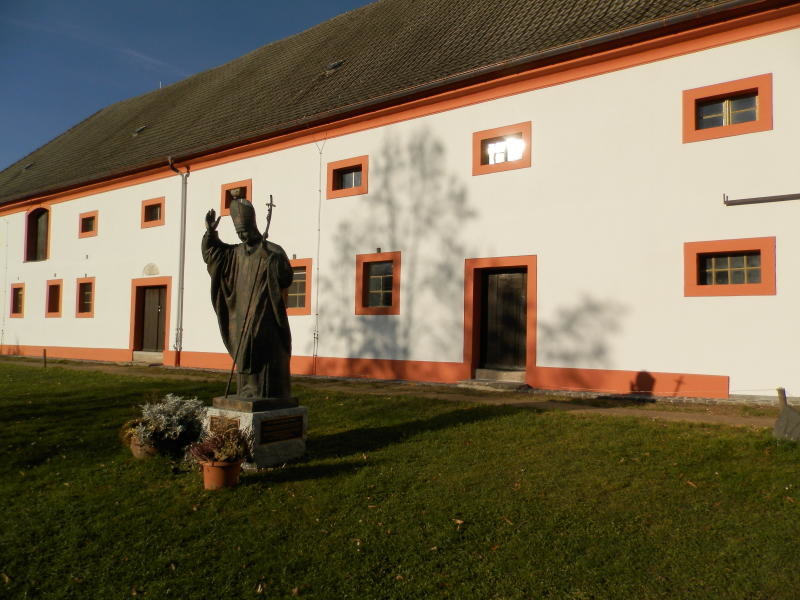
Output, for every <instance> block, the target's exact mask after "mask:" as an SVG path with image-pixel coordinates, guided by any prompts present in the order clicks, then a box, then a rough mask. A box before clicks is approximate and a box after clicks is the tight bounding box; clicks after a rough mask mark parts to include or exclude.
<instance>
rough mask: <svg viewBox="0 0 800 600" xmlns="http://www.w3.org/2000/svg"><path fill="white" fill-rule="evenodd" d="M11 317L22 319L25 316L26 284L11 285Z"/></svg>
mask: <svg viewBox="0 0 800 600" xmlns="http://www.w3.org/2000/svg"><path fill="white" fill-rule="evenodd" d="M11 316H12V317H16V318H22V317H24V316H25V284H24V283H12V284H11Z"/></svg>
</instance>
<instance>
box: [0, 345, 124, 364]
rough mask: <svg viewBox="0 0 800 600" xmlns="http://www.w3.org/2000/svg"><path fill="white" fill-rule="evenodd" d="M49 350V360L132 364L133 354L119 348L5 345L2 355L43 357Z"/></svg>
mask: <svg viewBox="0 0 800 600" xmlns="http://www.w3.org/2000/svg"><path fill="white" fill-rule="evenodd" d="M45 349H46V350H47V358H69V359H74V360H98V361H104V362H130V361H131V360H133V352H131V351H130V350H128V349H124V350H123V349H119V348H70V347H66V346H19V345H14V344H4V345H2V346H0V354H4V355H8V356H42V350H45Z"/></svg>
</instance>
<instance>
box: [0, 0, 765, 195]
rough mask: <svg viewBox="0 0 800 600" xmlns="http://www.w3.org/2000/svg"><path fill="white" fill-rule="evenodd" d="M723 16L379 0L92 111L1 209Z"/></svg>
mask: <svg viewBox="0 0 800 600" xmlns="http://www.w3.org/2000/svg"><path fill="white" fill-rule="evenodd" d="M733 4H737V5H741V4H743V2H742V1H741V0H740V1H739V2H726V1H723V0H489V1H487V0H379V1H378V2H375V3H373V4H369V5H367V6H364V7H362V8H360V9H357V10H354V11H351V12H348V13H346V14H343V15H340V16H338V17H335V18H333V19H331V20H329V21H326V22H325V23H322V24H320V25H318V26H316V27H313V28H312V29H309V30H308V31H305V32H302V33H299V34H297V35H294V36H292V37H289V38H286V39H284V40H280V41H277V42H274V43H271V44H268V45H266V46H264V47H262V48H259V49H258V50H255V51H253V52H251V53H249V54H246V55H245V56H242V57H241V58H238V59H236V60H234V61H232V62H230V63H227V64H225V65H222V66H220V67H217V68H215V69H211V70H209V71H205V72H203V73H199V74H197V75H194V76H192V77H189V78H187V79H185V80H183V81H180V82H178V83H175V84H173V85H170V86H168V87H166V88H163V89H160V90H157V91H154V92H150V93H148V94H145V95H143V96H139V97H136V98H131V99H129V100H124V101H122V102H118V103H116V104H113V105H111V106H109V107H107V108H104V109H102V110H100V111H98V112H97V113H95V114H94V115H92V116H91V117H89V118H88V119H86V120H84V121H83V122H81V123H79V124H77V125H75V126H74V127H73V128H72V129H70V130H68V131H67V132H65V133H63V134H62V135H60V136H58V137H57V138H55V139H54V140H52V141H51V142H49V143H47V144H45V145H44V146H42V147H41V148H39V149H38V150H36V151H34V152H32V153H31V154H29V155H28V156H26V157H25V158H23V159H21V160H20V161H18V162H17V163H15V164H13V165H11V166H10V167H9V168H7V169H6V170H4V171H3V172H2V173H0V203H6V202H10V201H14V200H18V199H22V198H25V197H30V196H33V195H37V194H41V193H44V192H48V191H55V190H58V189H66V188H68V187H72V186H75V185H79V184H83V183H88V182H91V181H97V180H100V179H103V178H105V177H108V176H111V175H115V174H122V173H128V172H135V171H137V170H141V169H143V168H146V167H149V166H154V165H157V164H161V165H163V164H165V163H166V157H167V156H173V157H176V158H178V157H188V156H190V155H197V154H201V153H203V152H205V151H209V150H212V149H218V148H223V147H226V146H231V145H234V144H236V143H237V142H241V141H245V140H254V139H258V138H263V137H267V136H269V135H272V134H275V133H277V132H281V131H287V130H291V129H292V128H296V127H299V126H302V125H304V124H308V123H311V122H319V121H320V120H321V119H323V118H324V117H326V116H327V117H329V118H330V117H331V116H332V115H335V114H341V113H342V112H343V111H347V110H353V108H354V107H355V106H356V105H364V104H369V103H376V102H381V101H383V102H389V101H390V100H391V99H392V98H395V99H396V98H397V97H398V96H401V95H403V94H407V93H408V94H411V93H414V92H415V91H419V88H420V86H426V85H430V84H431V83H434V82H441V83H443V84H446V83H448V79H452V78H454V77H457V76H464V75H465V74H470V73H471V72H475V70H479V69H481V68H484V67H486V66H488V65H498V64H502V63H504V62H506V61H513V60H515V59H520V58H524V57H526V56H531V55H536V54H538V53H542V52H545V51H548V50H553V49H557V48H560V47H564V46H565V45H568V44H572V43H575V42H579V41H583V40H592V39H597V38H599V37H600V36H605V35H608V34H611V33H614V32H622V33H625V32H626V31H629V30H632V29H633V28H636V27H637V26H642V25H646V24H652V25H654V26H656V27H657V26H660V25H664V24H666V23H667V21H666V20H667V19H669V18H670V17H674V16H677V15H684V16H688V15H690V14H691V13H693V12H694V11H698V10H707V9H713V8H715V7H718V8H726V5H733ZM744 4H758V2H755V1H751V2H744ZM339 60H343V61H344V62H343V63H342V65H341V67H339V68H338V69H335V70H333V71H332V72H330V73H328V74H326V67H327V66H328V65H330V64H331V63H332V62H334V61H339ZM348 107H349V108H348ZM142 125H146V126H147V128H146V129H145V130H143V131H142V132H141V134H139V135H137V136H135V137H134V136H133V135H132V134H133V132H134V131H135V130H136V129H137V128H138V127H140V126H142ZM29 163H33V164H32V165H31V166H30V167H29V168H27V169H25V168H24V167H25V166H26V165H28V164H29Z"/></svg>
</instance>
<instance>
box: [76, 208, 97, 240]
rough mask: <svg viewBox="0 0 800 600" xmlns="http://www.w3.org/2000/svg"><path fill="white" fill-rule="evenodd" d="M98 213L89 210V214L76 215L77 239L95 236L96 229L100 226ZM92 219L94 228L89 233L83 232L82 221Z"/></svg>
mask: <svg viewBox="0 0 800 600" xmlns="http://www.w3.org/2000/svg"><path fill="white" fill-rule="evenodd" d="M99 214H100V213H99V211H97V210H91V211H89V212H85V213H81V214H79V215H78V237H79V238H87V237H94V236H96V235H97V230H98V227H99V226H100V223H99V221H100V217H99ZM92 217H94V226H93V227H92V229H91V231H83V220H84V219H89V218H92Z"/></svg>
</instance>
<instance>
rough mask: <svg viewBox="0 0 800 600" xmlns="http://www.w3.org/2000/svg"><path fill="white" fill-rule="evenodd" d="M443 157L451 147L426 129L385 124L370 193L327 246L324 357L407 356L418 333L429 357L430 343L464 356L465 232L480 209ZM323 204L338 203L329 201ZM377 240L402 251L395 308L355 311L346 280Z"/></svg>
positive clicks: (444, 353) (445, 354)
mask: <svg viewBox="0 0 800 600" xmlns="http://www.w3.org/2000/svg"><path fill="white" fill-rule="evenodd" d="M444 159H445V150H444V145H443V144H442V143H441V142H440V141H439V140H437V139H435V138H434V137H433V135H432V134H431V133H430V132H429V131H428V130H426V129H420V130H417V131H416V132H413V133H412V134H410V135H409V136H408V139H402V138H401V137H398V136H397V135H393V134H392V133H389V132H387V134H386V135H385V138H384V140H383V143H382V145H381V147H380V149H379V151H378V152H377V155H372V156H370V173H369V180H370V184H369V185H370V189H369V193H368V194H367V195H366V196H364V197H362V198H359V199H357V202H358V205H357V208H356V211H357V212H356V214H354V215H347V216H345V217H344V218H343V220H342V221H341V223H340V224H339V225H338V227H337V230H336V232H335V234H334V235H333V238H332V239H333V242H332V243H333V248H332V249H330V248H325V247H323V248H322V252H323V253H324V254H329V255H332V256H333V257H334V260H332V261H331V263H329V264H328V266H327V267H326V268H325V270H326V271H327V272H323V273H321V274H320V288H319V290H320V292H319V293H320V295H319V307H320V308H319V311H320V347H321V348H322V349H323V350H322V352H321V354H322V355H326V353H327V352H328V351H327V350H325V349H326V348H338V351H340V352H344V353H345V356H350V357H362V358H391V359H400V360H402V359H409V358H412V341H413V346H415V347H419V348H427V349H428V352H427V353H426V354H427V356H428V357H429V359H430V355H431V350H432V351H433V352H434V353H439V360H443V361H448V360H454V359H455V360H460V356H461V352H460V350H461V347H462V345H461V341H460V339H459V338H454V335H453V333H454V332H460V331H462V319H463V311H462V310H461V307H462V299H463V293H464V291H463V272H464V258H465V257H467V256H469V254H470V252H469V249H468V247H467V245H466V244H465V242H464V240H463V236H462V235H461V234H460V231H461V229H462V228H463V226H464V224H465V223H466V222H467V221H469V220H470V219H474V218H475V213H474V211H473V210H472V209H471V208H470V207H469V202H468V197H467V192H466V188H465V186H464V184H463V183H462V182H460V181H459V180H458V178H457V177H456V176H455V175H454V174H451V173H447V172H446V170H445V167H444V164H445V160H444ZM325 210H326V212H328V213H329V214H330V211H335V210H338V208H337V205H336V204H335V203H329V204H327V205H326V207H325ZM377 248H380V249H381V251H383V252H391V251H400V252H402V255H401V268H400V271H401V291H400V315H398V316H390V315H363V316H356V315H355V314H354V313H355V307H354V301H355V300H354V293H355V289H354V286H353V285H352V284H351V283H349V282H352V281H353V277H354V273H355V257H356V255H357V254H368V253H373V252H375V251H376V249H377ZM343 282H348V283H347V284H346V285H345V284H344V283H343ZM423 315H425V317H426V318H421V317H422V316H423ZM432 315H435V317H434V318H432ZM338 344H341V345H338ZM453 344H457V345H458V349H457V351H455V352H454V351H453Z"/></svg>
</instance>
